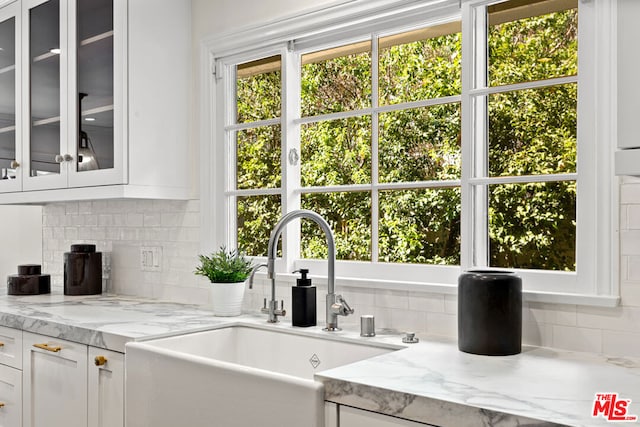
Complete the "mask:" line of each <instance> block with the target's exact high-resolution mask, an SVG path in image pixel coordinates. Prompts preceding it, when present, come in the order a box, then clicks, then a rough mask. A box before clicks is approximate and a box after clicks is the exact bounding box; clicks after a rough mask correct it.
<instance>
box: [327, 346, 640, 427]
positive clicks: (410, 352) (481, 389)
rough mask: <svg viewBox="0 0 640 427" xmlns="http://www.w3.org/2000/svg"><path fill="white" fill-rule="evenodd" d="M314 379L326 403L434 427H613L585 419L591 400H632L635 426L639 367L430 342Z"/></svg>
mask: <svg viewBox="0 0 640 427" xmlns="http://www.w3.org/2000/svg"><path fill="white" fill-rule="evenodd" d="M316 378H317V379H318V380H319V381H321V382H323V383H324V384H325V396H326V397H325V398H326V400H329V401H333V402H336V403H340V404H344V405H349V406H354V407H358V408H362V409H367V410H371V411H375V412H381V413H384V414H388V415H393V416H397V417H401V418H406V419H409V420H414V421H419V422H423V423H433V424H436V425H438V426H452V427H467V426H468V427H476V426H477V427H480V426H482V427H485V426H500V427H506V426H541V425H570V426H604V425H611V423H610V422H608V421H607V420H605V419H604V417H602V416H599V417H597V418H593V417H592V416H591V414H592V411H593V404H594V398H595V395H596V393H618V395H619V398H620V399H622V398H624V399H631V400H632V402H631V404H630V406H629V415H637V416H638V420H639V421H638V424H640V361H639V360H634V359H627V358H608V357H605V356H598V355H591V354H586V353H575V352H568V351H556V350H553V349H549V348H538V347H523V351H522V353H521V354H518V355H514V356H500V357H496V356H493V357H492V356H480V355H474V354H467V353H463V352H460V351H458V348H457V343H456V342H454V341H444V340H438V339H433V338H431V339H423V340H421V342H420V343H419V344H415V345H412V346H411V347H410V348H407V349H405V350H400V351H396V352H392V353H388V354H385V355H381V356H378V357H375V358H372V359H368V360H364V361H361V362H357V363H354V364H351V365H347V366H343V367H339V368H335V369H332V370H328V371H325V372H321V373H319V374H317V375H316ZM622 424H629V423H622ZM630 424H631V425H637V424H636V423H634V422H632V423H630ZM618 425H620V423H618Z"/></svg>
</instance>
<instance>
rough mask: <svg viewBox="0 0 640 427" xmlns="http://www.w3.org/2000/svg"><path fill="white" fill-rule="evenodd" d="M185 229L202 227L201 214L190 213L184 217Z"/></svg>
mask: <svg viewBox="0 0 640 427" xmlns="http://www.w3.org/2000/svg"><path fill="white" fill-rule="evenodd" d="M181 225H182V226H183V227H200V214H199V213H195V212H188V213H185V214H183V215H182V224H181Z"/></svg>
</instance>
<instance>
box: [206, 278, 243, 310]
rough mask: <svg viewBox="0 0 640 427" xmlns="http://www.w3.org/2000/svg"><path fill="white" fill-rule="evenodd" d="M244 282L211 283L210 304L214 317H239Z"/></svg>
mask: <svg viewBox="0 0 640 427" xmlns="http://www.w3.org/2000/svg"><path fill="white" fill-rule="evenodd" d="M244 287H245V282H239V283H211V288H210V292H211V304H212V306H213V314H214V315H216V316H240V314H241V313H242V299H243V298H244Z"/></svg>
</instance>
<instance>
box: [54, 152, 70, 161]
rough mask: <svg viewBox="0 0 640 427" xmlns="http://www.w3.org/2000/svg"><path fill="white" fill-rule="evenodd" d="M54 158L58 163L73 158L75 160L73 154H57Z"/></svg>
mask: <svg viewBox="0 0 640 427" xmlns="http://www.w3.org/2000/svg"><path fill="white" fill-rule="evenodd" d="M54 160H55V161H56V163H62V162H70V161H71V160H73V156H72V155H71V154H65V155H62V154H56V156H55V157H54Z"/></svg>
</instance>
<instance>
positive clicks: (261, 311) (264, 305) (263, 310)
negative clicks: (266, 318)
mask: <svg viewBox="0 0 640 427" xmlns="http://www.w3.org/2000/svg"><path fill="white" fill-rule="evenodd" d="M260 313H265V314H266V313H269V309H268V308H267V299H266V298H265V299H264V304H263V306H262V308H261V309H260Z"/></svg>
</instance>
